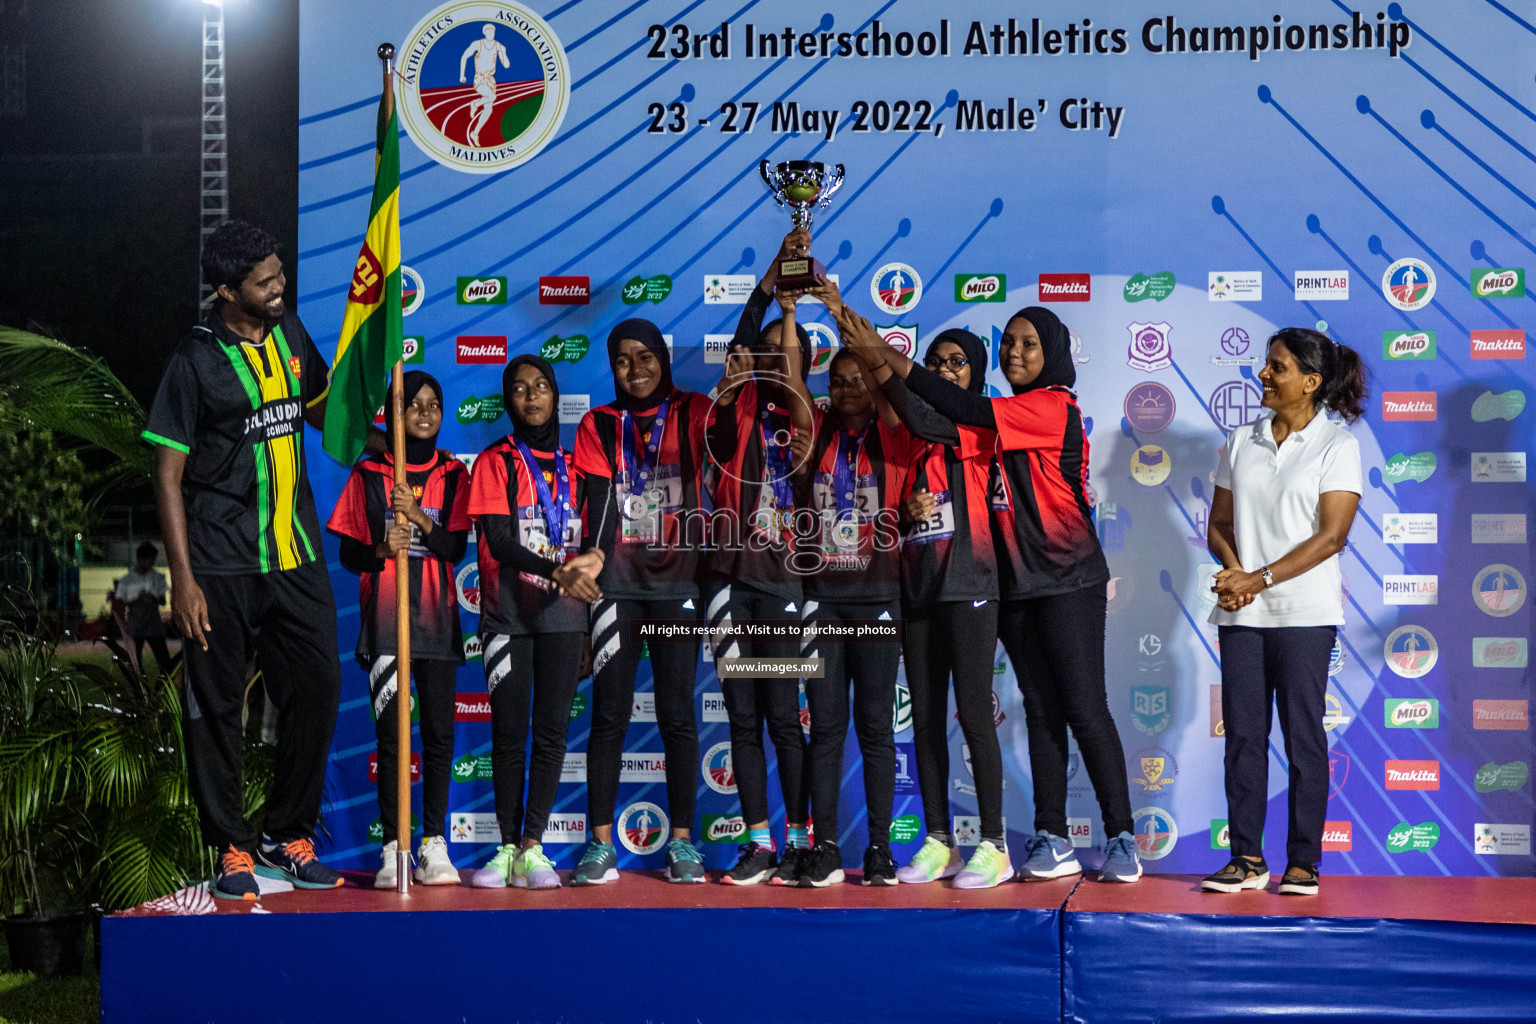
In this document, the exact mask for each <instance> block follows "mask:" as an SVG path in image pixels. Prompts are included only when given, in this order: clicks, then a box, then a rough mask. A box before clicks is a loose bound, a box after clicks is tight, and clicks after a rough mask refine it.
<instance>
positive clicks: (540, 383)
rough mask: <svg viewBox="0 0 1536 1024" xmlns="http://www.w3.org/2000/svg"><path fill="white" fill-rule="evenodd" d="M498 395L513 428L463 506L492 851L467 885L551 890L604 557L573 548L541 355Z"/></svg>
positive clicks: (572, 517)
mask: <svg viewBox="0 0 1536 1024" xmlns="http://www.w3.org/2000/svg"><path fill="white" fill-rule="evenodd" d="M501 390H502V399H503V404H504V405H505V407H506V410H507V415H508V416H510V417H511V419H512V433H510V434H508V435H507V436H506V437H504V438H502V439H501V440H500V441H497V442H496V443H495V444H493V445H491V446H490V447H489V448H487V449H485V451H483V452H481V453H480V455H479V457H478V458H476V460H475V473H474V480H473V482H472V483H471V485H470V499H469V514H470V515H471V516H472V517H473V518H474V520H475V522H476V524H477V525H478V526H479V529H480V542H479V544H478V545H477V546H478V548H479V552H478V555H479V563H480V647H481V657H482V660H483V661H484V665H485V688H486V691H487V693H488V695H489V698H490V702H491V785H492V788H493V790H494V791H495V795H496V823H497V825H498V826H499V827H500V829H501V844H500V846H499V847H498V848H497V850H496V853H495V854H494V855H493V856H492V857H491V859H490V861H489V862H487V863H486V865H485V866H484V867H482V868H481V869H480V870H478V871H476V872H475V875H474V878H473V879H472V884H473V885H475V886H476V887H478V888H486V889H495V888H502V887H504V886H508V885H511V886H514V887H516V888H520V889H553V888H557V887H559V885H560V878H559V876H558V875H556V874H555V869H554V865H553V864H552V863H551V862H550V860H549V858H548V857H546V856H545V855H544V847H543V837H544V829H545V827H546V826H547V825H548V823H549V812H550V808H551V806H552V805H553V804H554V801H555V794H556V791H557V790H558V789H559V786H560V770H561V766H562V765H563V764H564V762H565V740H566V732H567V729H568V727H569V725H570V717H571V702H572V700H574V699H575V696H576V682H577V677H578V675H579V667H578V666H579V665H580V662H581V652H582V645H583V643H584V641H585V639H586V632H587V602H588V601H593V600H596V599H597V598H598V597H600V596H601V592H600V590H599V589H598V586H597V583H596V579H595V578H596V576H597V573H598V571H599V570H600V569H601V568H602V554H601V553H600V552H597V551H588V552H586V553H581V541H582V529H581V516H580V512H579V507H578V502H579V492H580V490H581V481H580V473H579V471H578V470H577V469H576V467H575V463H574V460H573V459H572V458H571V457H570V455H569V454H568V453H567V452H566V451H565V450H564V449H563V448H561V447H560V419H559V414H558V409H559V405H560V388H559V386H558V385H557V384H556V382H555V371H554V370H553V369H552V368H551V367H550V365H549V364H548V363H547V362H545V361H544V360H543V359H540V358H539V357H538V356H533V355H521V356H517V357H516V358H514V359H513V360H512V361H511V362H509V363H508V364H507V368H506V370H505V371H504V372H503V373H502V378H501ZM530 725H531V727H532V731H533V742H532V754H531V756H530V757H529V759H528V763H527V773H526V778H525V776H524V747H525V745H526V744H527V742H528V732H529V728H530ZM525 783H526V786H527V798H526V801H525V799H524V785H525Z"/></svg>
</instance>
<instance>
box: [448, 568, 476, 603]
mask: <svg viewBox="0 0 1536 1024" xmlns="http://www.w3.org/2000/svg"><path fill="white" fill-rule="evenodd" d="M453 586H454V589H455V590H457V591H458V593H459V607H460V608H463V609H464V610H465V611H467V612H471V613H473V614H475V615H479V614H480V567H479V566H477V565H476V564H475V563H474V562H470V563H469V564H468V565H466V566H465V567H464V568H462V569H460V570H459V574H458V575H457V576H455V577H454V579H453Z"/></svg>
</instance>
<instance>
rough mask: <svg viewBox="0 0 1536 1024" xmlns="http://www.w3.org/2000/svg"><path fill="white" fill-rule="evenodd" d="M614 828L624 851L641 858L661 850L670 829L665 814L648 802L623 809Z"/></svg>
mask: <svg viewBox="0 0 1536 1024" xmlns="http://www.w3.org/2000/svg"><path fill="white" fill-rule="evenodd" d="M615 826H616V827H615V829H614V831H616V832H618V834H619V842H621V843H623V844H624V849H626V850H628V851H629V852H630V853H634V854H638V855H640V856H642V857H643V856H645V855H646V854H648V853H655V852H656V851H657V850H659V849H661V846H662V844H663V843H664V842H666V838H667V832H668V830H669V828H670V826H669V824H668V822H667V814H666V812H665V811H663V810H662V809H661V808H660V807H657V806H656V805H655V804H653V803H650V802H648V801H642V802H641V803H634V804H630V805H629V806H628V807H626V808H624V813H623V814H621V815H619V820H618V821H617V822H615Z"/></svg>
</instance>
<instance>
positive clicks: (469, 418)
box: [454, 395, 506, 423]
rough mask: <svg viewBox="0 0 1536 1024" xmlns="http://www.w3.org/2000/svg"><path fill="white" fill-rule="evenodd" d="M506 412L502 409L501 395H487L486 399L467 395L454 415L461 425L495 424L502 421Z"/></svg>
mask: <svg viewBox="0 0 1536 1024" xmlns="http://www.w3.org/2000/svg"><path fill="white" fill-rule="evenodd" d="M504 412H506V409H504V408H503V407H502V404H501V396H500V395H486V396H485V397H484V398H481V397H479V396H478V395H466V396H464V401H462V402H460V403H459V407H458V409H457V410H455V412H454V415H455V416H456V417H457V418H458V421H459V422H460V423H479V422H481V421H484V422H486V423H494V422H496V421H497V420H499V419H501V414H502V413H504Z"/></svg>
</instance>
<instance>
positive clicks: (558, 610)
mask: <svg viewBox="0 0 1536 1024" xmlns="http://www.w3.org/2000/svg"><path fill="white" fill-rule="evenodd" d="M529 454H530V455H532V456H533V459H534V466H535V470H530V469H529V467H528V464H527V462H526V460H525V459H524V458H523V455H522V452H520V451H519V450H518V447H517V444H516V443H515V442H514V441H513V440H512V438H511V437H503V438H502V439H501V440H499V441H497V442H496V443H495V444H493V445H491V446H490V447H489V448H486V449H485V450H484V451H483V452H481V453H480V455H479V456H478V457H477V458H476V459H475V472H474V478H473V480H471V482H470V488H469V515H470V517H471V518H473V519H474V520H475V521H476V522H477V523H478V524H479V526H480V538H479V542H478V543H477V544H476V545H475V546H476V548H477V551H476V559H477V560H478V565H479V568H480V631H481V633H505V634H508V635H511V636H528V635H532V634H540V633H584V632H586V630H587V605H586V603H585V602H582V601H578V600H576V599H575V598H571V597H561V596H560V594H559V593H557V592H556V590H555V587H554V583H553V581H551V580H550V578H549V573H550V572H551V571H552V570H553V568H554V566H555V565H557V564H558V563H560V562H563V561H565V559H566V558H569V557H573V556H575V555H577V554H579V553H580V551H581V541H582V522H581V515H580V510H579V508H577V507H575V506H576V499H577V495H578V494H579V493H580V489H581V480H580V473H579V472H578V471H577V469H576V468H575V464H574V459H572V458H571V457H570V456H568V455H567V454H566V453H565V452H563V451H555V452H545V451H535V450H532V449H530V450H529ZM556 460H564V463H565V466H564V468H565V473H566V479H567V481H568V482H569V486H570V501H569V505H570V506H572V507H570V508H568V509H567V510H566V513H565V515H566V526H565V535H564V537H563V538H554V537H551V536H550V527H549V525H548V522H547V520H546V518H545V510H544V506H543V502H542V500H541V498H540V495H539V483H540V481H539V480H536V479H535V478H534V475H533V473H534V472H535V471H536V472H537V473H538V474H539V476H540V477H542V478H543V479H542V483H543V484H544V487H545V490H546V493H548V494H549V496H550V500H551V501H552V502H554V503H556V504H557V505H558V504H563V503H562V502H561V500H560V490H559V486H558V479H559V474H558V472H557V467H556ZM557 525H558V524H557ZM503 538H504V539H503ZM497 543H503V544H506V545H507V546H508V548H509V549H510V550H503V551H502V552H501V553H502V554H503V555H508V557H507V558H506V559H505V560H503V559H500V558H497V553H496V551H495V550H493V549H494V548H495V547H496V544H497Z"/></svg>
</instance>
